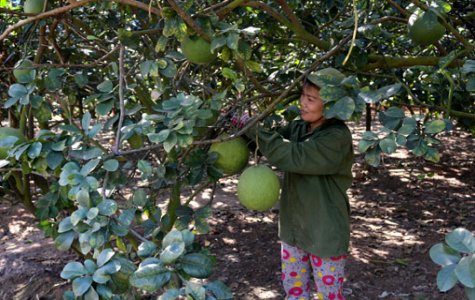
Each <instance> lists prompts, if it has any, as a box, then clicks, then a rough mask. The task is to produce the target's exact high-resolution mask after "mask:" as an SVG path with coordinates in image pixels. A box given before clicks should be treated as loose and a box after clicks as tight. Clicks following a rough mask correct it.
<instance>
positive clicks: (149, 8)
mask: <svg viewBox="0 0 475 300" xmlns="http://www.w3.org/2000/svg"><path fill="white" fill-rule="evenodd" d="M112 1H114V2H116V3H122V4H125V5H129V6H134V7H137V8H140V9H142V10H145V11H148V12H151V13H153V14H154V15H157V16H160V17H161V16H162V13H161V11H160V10H159V9H157V8H155V7H152V6H150V5H148V4H145V3H142V2H138V1H134V0H112Z"/></svg>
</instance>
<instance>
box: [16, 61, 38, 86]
mask: <svg viewBox="0 0 475 300" xmlns="http://www.w3.org/2000/svg"><path fill="white" fill-rule="evenodd" d="M13 76H14V77H15V79H16V81H18V82H19V83H29V82H32V81H33V80H34V79H35V76H36V70H35V69H33V62H32V61H31V60H29V59H22V60H19V61H18V62H17V63H16V64H15V67H14V69H13Z"/></svg>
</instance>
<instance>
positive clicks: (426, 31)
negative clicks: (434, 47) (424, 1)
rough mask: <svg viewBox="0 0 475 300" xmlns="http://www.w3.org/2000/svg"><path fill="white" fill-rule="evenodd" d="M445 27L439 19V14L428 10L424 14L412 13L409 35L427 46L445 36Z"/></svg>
mask: <svg viewBox="0 0 475 300" xmlns="http://www.w3.org/2000/svg"><path fill="white" fill-rule="evenodd" d="M444 33H445V27H444V26H443V25H442V24H440V23H439V21H438V20H437V15H436V14H435V13H434V12H432V11H430V10H428V11H426V12H424V13H423V14H422V15H417V14H412V15H411V17H410V18H409V37H410V38H411V40H412V41H413V42H414V43H416V44H419V45H422V46H426V45H430V44H433V43H435V42H437V41H438V40H439V39H440V38H442V37H443V36H444Z"/></svg>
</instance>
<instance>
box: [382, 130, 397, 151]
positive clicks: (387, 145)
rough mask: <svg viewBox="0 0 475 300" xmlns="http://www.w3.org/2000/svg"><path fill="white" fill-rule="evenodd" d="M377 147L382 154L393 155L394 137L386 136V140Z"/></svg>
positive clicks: (394, 149) (391, 135) (394, 147)
mask: <svg viewBox="0 0 475 300" xmlns="http://www.w3.org/2000/svg"><path fill="white" fill-rule="evenodd" d="M379 147H380V148H381V150H382V151H383V152H384V153H388V154H391V153H394V152H395V151H396V149H397V145H396V141H395V137H394V135H393V134H390V135H388V136H387V137H386V138H384V139H382V140H381V141H379Z"/></svg>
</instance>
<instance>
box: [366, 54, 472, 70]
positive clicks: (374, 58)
mask: <svg viewBox="0 0 475 300" xmlns="http://www.w3.org/2000/svg"><path fill="white" fill-rule="evenodd" d="M440 60H441V58H440V57H437V56H409V57H390V56H383V55H369V56H368V62H369V64H368V65H366V66H365V67H363V68H362V70H363V71H368V70H374V69H391V68H407V67H412V66H436V65H438V64H439V61H440ZM462 65H463V61H462V60H454V61H453V62H452V63H451V64H450V65H449V67H452V68H455V67H461V66H462Z"/></svg>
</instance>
